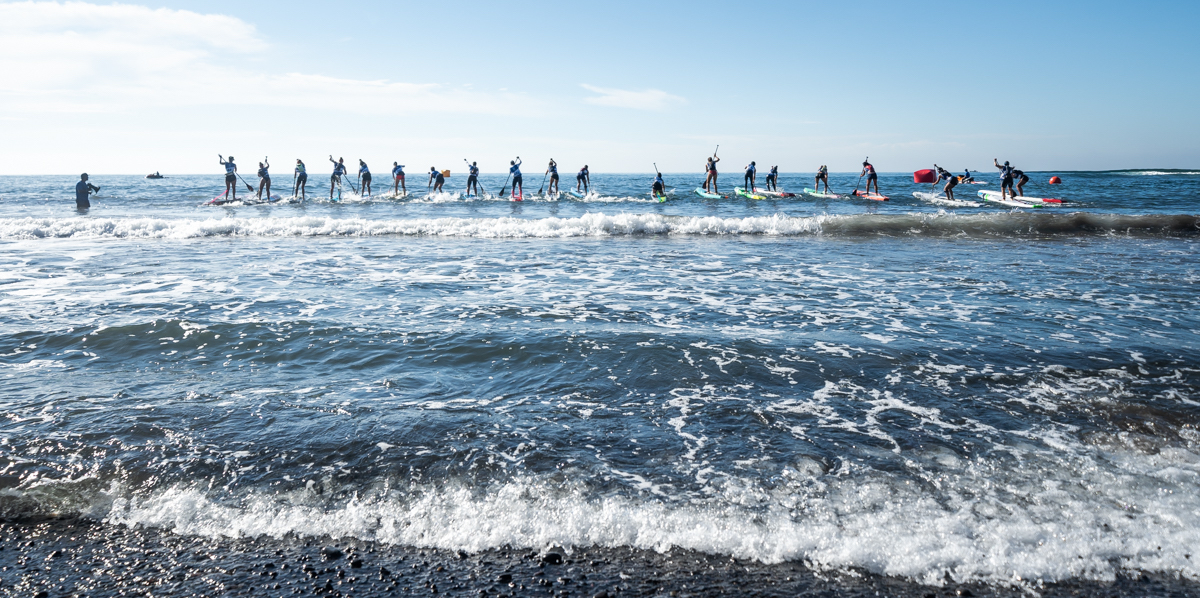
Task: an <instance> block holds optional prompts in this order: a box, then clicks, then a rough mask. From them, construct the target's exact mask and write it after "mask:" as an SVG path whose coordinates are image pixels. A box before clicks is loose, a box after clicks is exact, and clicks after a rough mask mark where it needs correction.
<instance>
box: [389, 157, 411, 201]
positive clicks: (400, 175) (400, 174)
mask: <svg viewBox="0 0 1200 598" xmlns="http://www.w3.org/2000/svg"><path fill="white" fill-rule="evenodd" d="M402 188H403V189H404V194H405V195H408V187H406V186H405V185H404V165H403V164H401V163H399V162H392V194H393V195H399V194H400V189H402Z"/></svg>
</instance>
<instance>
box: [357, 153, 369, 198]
mask: <svg viewBox="0 0 1200 598" xmlns="http://www.w3.org/2000/svg"><path fill="white" fill-rule="evenodd" d="M358 188H359V190H360V191H362V194H363V196H367V195H370V194H371V169H370V168H367V163H366V162H363V161H362V158H359V159H358Z"/></svg>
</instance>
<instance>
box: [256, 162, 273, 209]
mask: <svg viewBox="0 0 1200 598" xmlns="http://www.w3.org/2000/svg"><path fill="white" fill-rule="evenodd" d="M263 189H266V190H267V201H271V159H270V158H267V157H264V158H263V161H262V162H259V163H258V200H259V201H262V196H263Z"/></svg>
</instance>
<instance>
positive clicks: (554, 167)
mask: <svg viewBox="0 0 1200 598" xmlns="http://www.w3.org/2000/svg"><path fill="white" fill-rule="evenodd" d="M546 173H547V174H549V175H550V188H549V189H547V192H548V193H558V163H557V162H555V161H554V158H550V166H548V167H546Z"/></svg>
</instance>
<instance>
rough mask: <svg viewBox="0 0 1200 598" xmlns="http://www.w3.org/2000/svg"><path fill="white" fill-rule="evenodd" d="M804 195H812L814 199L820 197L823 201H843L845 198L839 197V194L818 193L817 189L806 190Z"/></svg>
mask: <svg viewBox="0 0 1200 598" xmlns="http://www.w3.org/2000/svg"><path fill="white" fill-rule="evenodd" d="M804 194H805V195H811V196H813V197H820V198H822V199H842V198H843V197H845V196H844V195H838V194H837V193H821V192H820V191H817V190H816V189H807V188H806V189H805V190H804Z"/></svg>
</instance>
